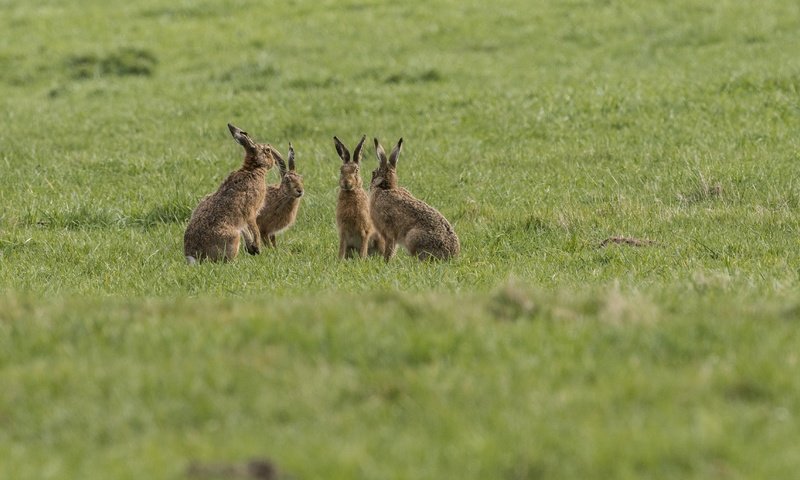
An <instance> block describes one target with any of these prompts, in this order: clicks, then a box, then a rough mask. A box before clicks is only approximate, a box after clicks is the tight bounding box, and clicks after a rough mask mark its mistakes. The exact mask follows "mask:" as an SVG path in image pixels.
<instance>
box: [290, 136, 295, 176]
mask: <svg viewBox="0 0 800 480" xmlns="http://www.w3.org/2000/svg"><path fill="white" fill-rule="evenodd" d="M289 171H290V172H294V171H295V169H294V147H293V146H292V142H289Z"/></svg>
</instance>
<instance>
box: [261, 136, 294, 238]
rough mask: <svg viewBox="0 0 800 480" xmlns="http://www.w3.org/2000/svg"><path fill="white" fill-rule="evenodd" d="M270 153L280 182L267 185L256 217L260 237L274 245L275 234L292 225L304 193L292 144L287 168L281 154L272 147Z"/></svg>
mask: <svg viewBox="0 0 800 480" xmlns="http://www.w3.org/2000/svg"><path fill="white" fill-rule="evenodd" d="M272 153H273V155H274V156H275V159H276V160H277V162H278V168H279V169H280V172H281V182H280V183H277V184H275V185H268V186H267V194H266V196H265V197H264V201H263V203H262V207H261V210H260V211H259V212H258V218H256V222H257V223H258V229H259V231H260V233H261V239H262V240H263V242H264V245H266V246H268V247H270V246H271V247H276V246H277V243H276V241H275V235H277V234H279V233H281V232H282V231H284V230H286V229H287V228H289V227H291V226H292V225H294V221H295V219H296V218H297V210H298V209H299V208H300V197H302V196H303V193H304V190H303V177H302V176H301V175H299V174H298V173H297V171H296V170H295V165H294V148H292V144H291V143H290V144H289V162H288V163H289V168H288V169H287V168H286V163H285V162H284V161H283V157H281V154H280V153H278V151H277V150H275V149H274V148H273V149H272Z"/></svg>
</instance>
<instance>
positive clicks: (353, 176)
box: [333, 135, 367, 191]
mask: <svg viewBox="0 0 800 480" xmlns="http://www.w3.org/2000/svg"><path fill="white" fill-rule="evenodd" d="M366 139H367V136H366V135H364V136H363V137H361V141H360V142H358V145H356V149H355V150H354V151H353V158H352V160H351V159H350V152H349V151H347V147H345V146H344V144H343V143H342V142H341V141H339V139H338V138H336V137H333V142H334V145H336V153H338V154H339V157H340V158H341V159H342V162H343V163H342V166H341V167H340V168H339V188H341V189H342V190H346V191H350V190H355V189H359V188H361V185H362V182H361V174H360V173H359V168H360V166H361V150H362V148H363V147H364V140H366Z"/></svg>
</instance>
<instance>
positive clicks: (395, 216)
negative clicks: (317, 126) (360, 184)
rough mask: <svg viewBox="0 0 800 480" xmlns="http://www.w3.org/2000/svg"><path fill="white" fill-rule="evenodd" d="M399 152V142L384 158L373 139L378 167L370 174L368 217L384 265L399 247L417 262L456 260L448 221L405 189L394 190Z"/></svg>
mask: <svg viewBox="0 0 800 480" xmlns="http://www.w3.org/2000/svg"><path fill="white" fill-rule="evenodd" d="M402 148H403V139H402V138H401V139H400V141H399V142H397V146H396V147H394V150H392V153H391V154H390V155H389V158H386V152H385V151H384V150H383V147H382V146H381V144H380V142H378V139H377V138H376V139H375V154H376V155H377V156H378V161H379V162H380V163H379V165H378V168H376V169H375V171H373V172H372V182H371V183H370V215H371V217H372V223H373V224H374V225H375V228H376V229H377V230H378V232H379V233H380V234H381V235H382V236H383V238H384V239H385V240H386V250H385V252H384V258H385V259H386V261H387V262H388V261H389V259H390V258H392V256H393V255H394V252H395V249H396V247H397V244H398V243H399V244H400V245H402V246H403V247H405V248H406V250H408V252H409V253H410V254H411V255H414V256H415V257H417V258H419V259H420V260H426V259H429V258H436V259H440V260H443V259H447V258H450V257H455V256H456V255H458V253H459V251H460V250H461V247H460V245H459V242H458V236H456V232H455V231H454V230H453V227H452V226H450V223H448V221H447V219H446V218H444V216H442V214H441V213H439V211H438V210H436V209H435V208H433V207H431V206H430V205H428V204H427V203H425V202H423V201H422V200H418V199H416V198H414V196H413V195H411V193H409V192H408V190H406V189H405V188H402V187H398V186H397V168H396V167H397V157H399V156H400V151H401V150H402Z"/></svg>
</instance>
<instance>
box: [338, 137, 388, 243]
mask: <svg viewBox="0 0 800 480" xmlns="http://www.w3.org/2000/svg"><path fill="white" fill-rule="evenodd" d="M366 139H367V136H366V135H364V136H363V137H361V141H360V142H358V145H356V149H355V150H353V158H352V160H351V159H350V152H349V151H348V150H347V147H345V146H344V144H343V143H342V142H341V141H340V140H339V139H338V138H336V137H333V142H334V145H335V146H336V153H338V154H339V157H340V158H341V159H342V162H343V163H342V166H341V168H340V169H339V199H338V201H337V202H336V226H337V227H338V229H339V258H352V257H354V256H355V255H358V256H359V257H361V258H364V257H366V256H367V254H370V255H383V252H384V246H385V242H384V241H383V237H381V235H380V234H379V233H378V232H377V231H376V230H375V227H373V226H372V219H371V218H370V216H369V197H367V192H365V191H364V188H363V187H362V181H361V174H360V173H359V167H360V164H361V156H362V152H363V151H362V148H363V147H364V140H366Z"/></svg>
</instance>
